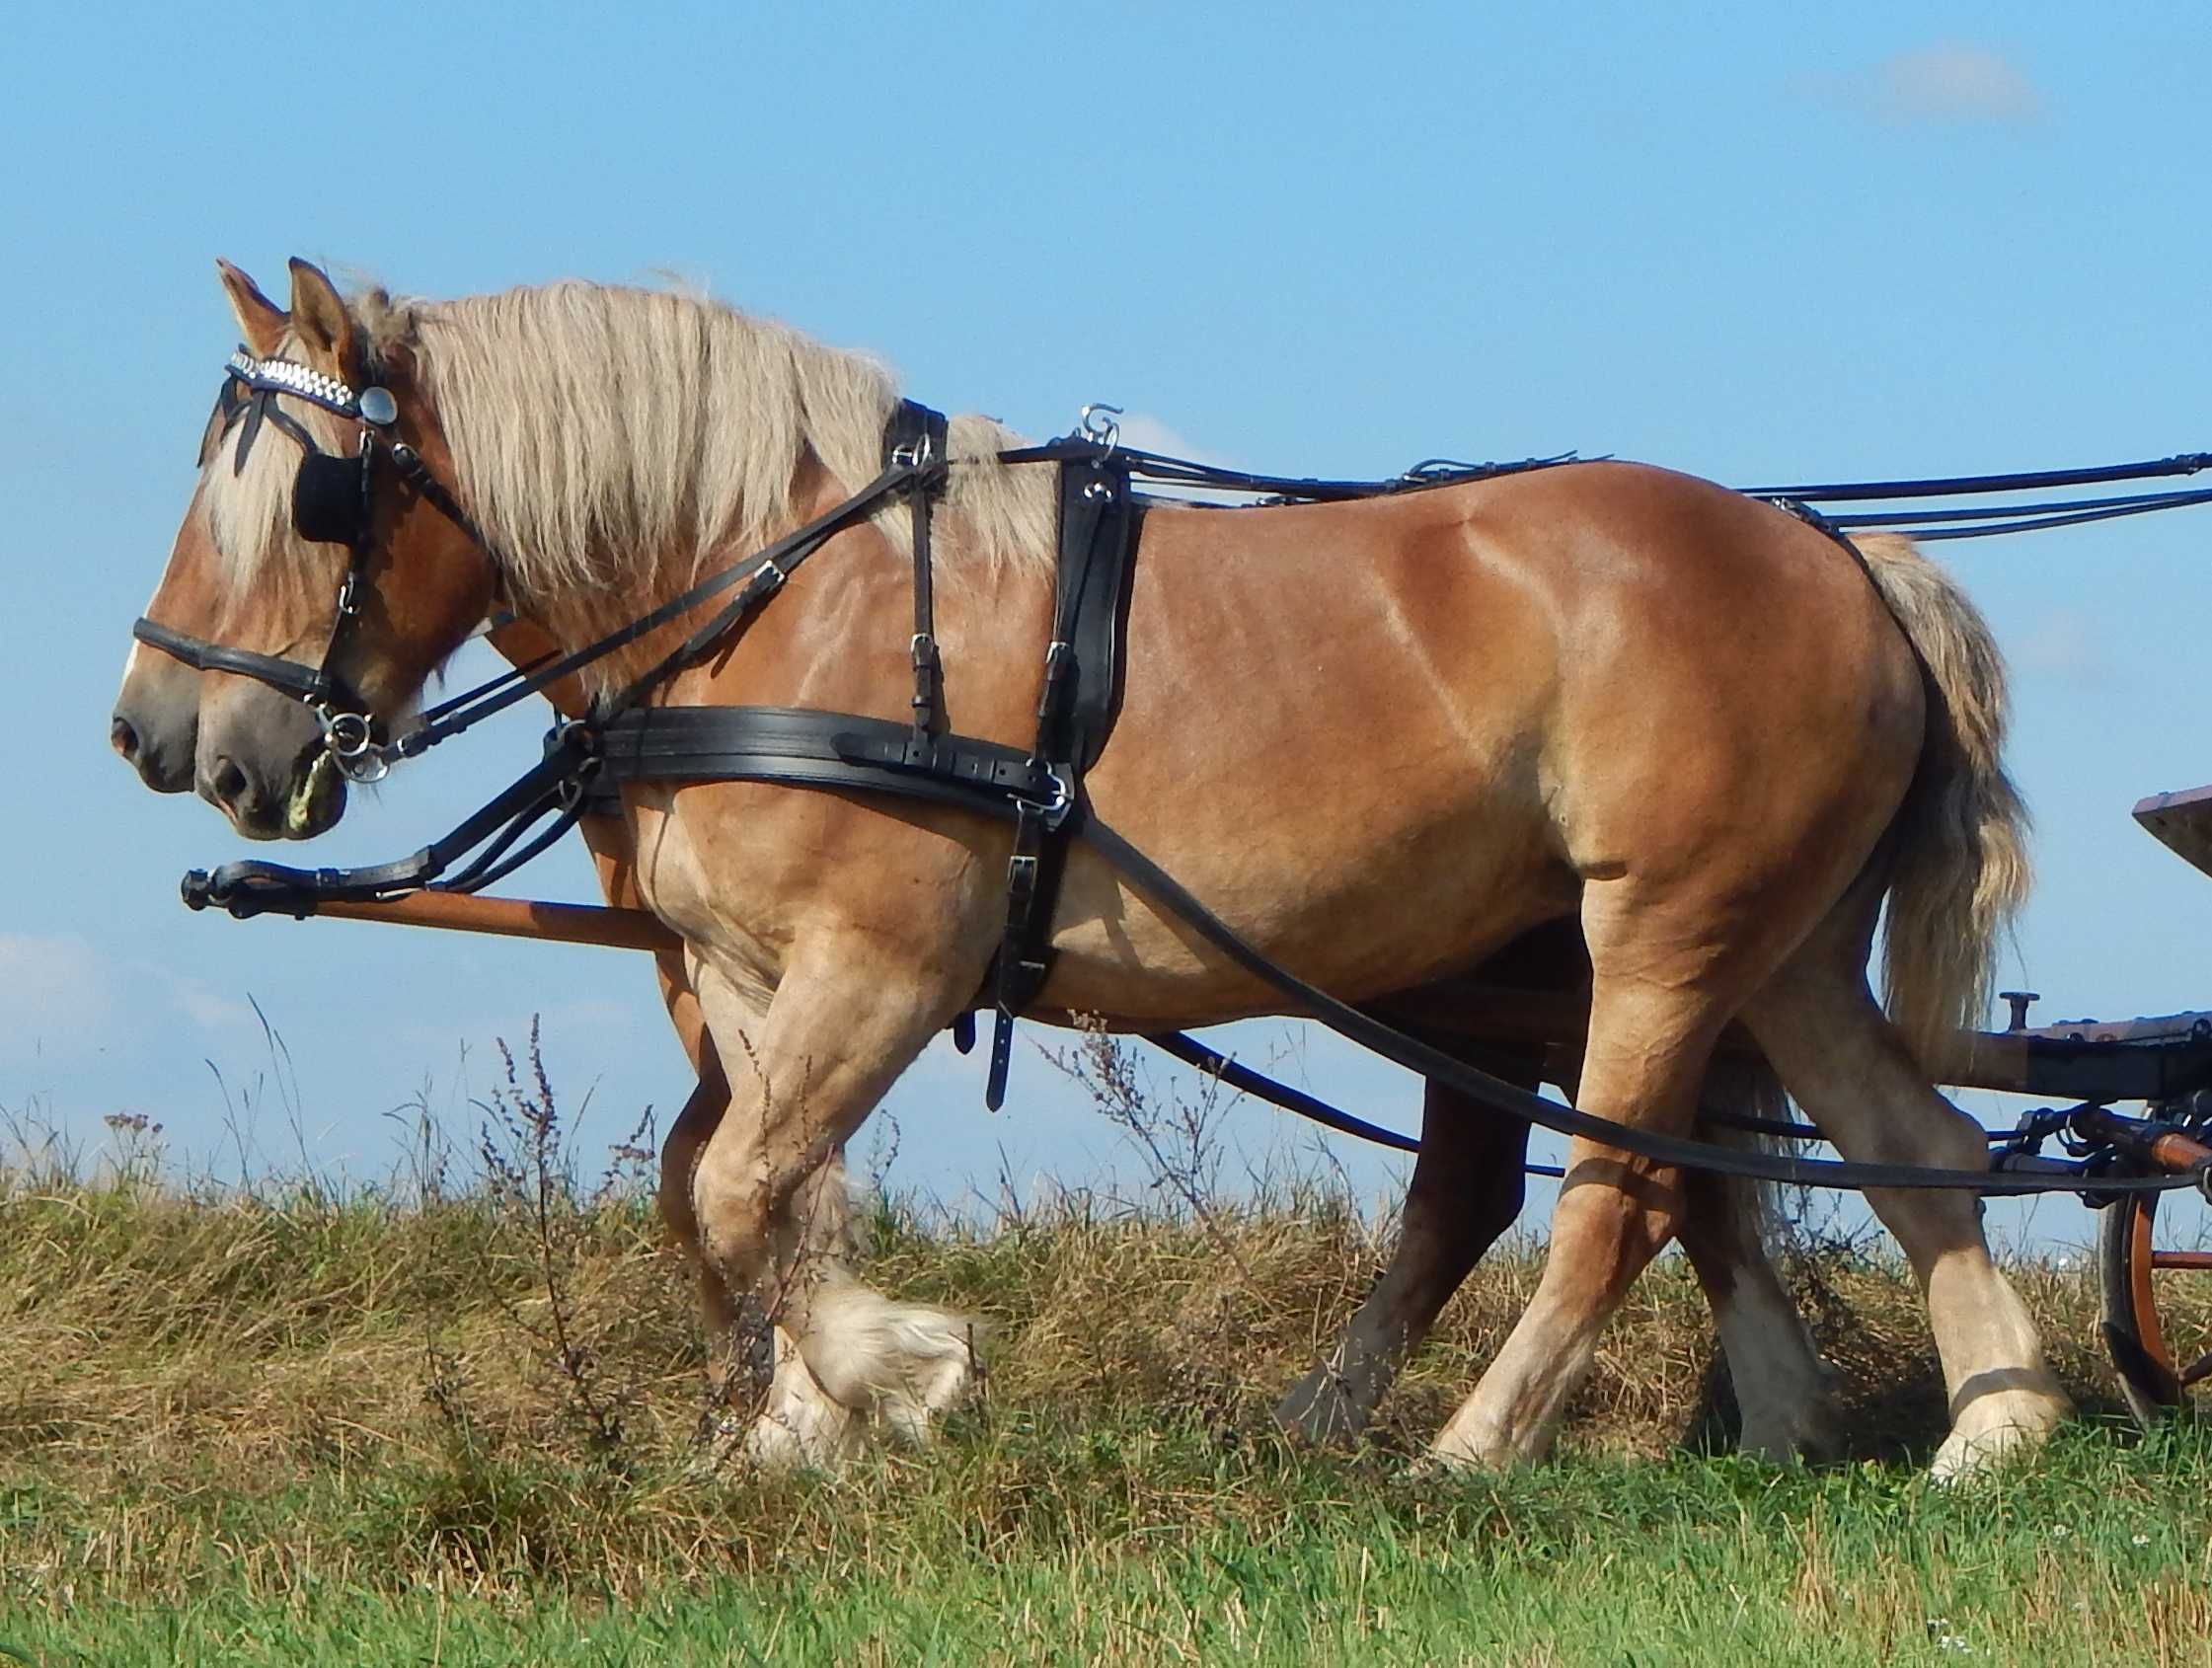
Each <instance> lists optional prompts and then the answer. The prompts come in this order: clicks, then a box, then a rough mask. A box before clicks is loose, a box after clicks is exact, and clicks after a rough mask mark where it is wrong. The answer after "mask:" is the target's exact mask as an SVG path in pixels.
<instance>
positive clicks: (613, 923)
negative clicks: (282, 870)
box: [315, 892, 683, 954]
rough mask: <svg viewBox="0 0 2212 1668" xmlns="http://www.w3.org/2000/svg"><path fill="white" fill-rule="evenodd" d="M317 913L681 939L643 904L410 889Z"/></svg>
mask: <svg viewBox="0 0 2212 1668" xmlns="http://www.w3.org/2000/svg"><path fill="white" fill-rule="evenodd" d="M315 913H316V914H318V915H335V916H338V917H339V918H340V919H342V920H345V921H389V922H391V923H393V924H395V925H397V926H402V927H436V928H438V929H440V930H442V931H445V932H449V933H492V934H496V936H498V937H500V938H508V939H547V940H550V941H552V942H554V943H556V944H595V945H605V946H607V947H608V948H612V949H648V950H651V951H653V952H654V953H655V954H660V953H663V952H669V953H673V952H674V951H677V950H680V949H681V948H683V940H681V939H679V938H678V937H676V935H675V934H674V933H671V932H670V931H669V930H668V929H667V928H665V927H663V926H662V925H661V924H660V922H659V920H658V918H657V917H655V916H653V915H650V914H648V912H647V911H645V910H642V909H610V908H608V907H606V906H605V905H604V904H586V903H538V902H535V901H533V900H530V899H527V898H487V897H476V896H472V895H470V894H468V893H465V892H410V893H408V894H407V895H406V896H405V897H398V898H390V899H387V900H386V901H384V902H382V903H324V904H319V905H317V906H316V910H315Z"/></svg>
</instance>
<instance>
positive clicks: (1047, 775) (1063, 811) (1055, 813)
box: [1044, 765, 1075, 829]
mask: <svg viewBox="0 0 2212 1668" xmlns="http://www.w3.org/2000/svg"><path fill="white" fill-rule="evenodd" d="M1044 780H1045V781H1047V782H1049V783H1051V784H1052V797H1051V798H1050V799H1049V800H1048V801H1046V803H1045V806H1044V826H1045V827H1046V828H1048V829H1056V828H1058V827H1059V826H1060V824H1061V823H1063V822H1065V821H1067V819H1068V812H1069V811H1071V810H1073V809H1074V808H1075V790H1074V789H1073V788H1071V787H1069V786H1068V779H1067V778H1066V777H1064V776H1062V775H1061V774H1060V773H1059V772H1058V771H1056V770H1054V769H1053V768H1052V767H1051V766H1050V765H1046V766H1045V767H1044Z"/></svg>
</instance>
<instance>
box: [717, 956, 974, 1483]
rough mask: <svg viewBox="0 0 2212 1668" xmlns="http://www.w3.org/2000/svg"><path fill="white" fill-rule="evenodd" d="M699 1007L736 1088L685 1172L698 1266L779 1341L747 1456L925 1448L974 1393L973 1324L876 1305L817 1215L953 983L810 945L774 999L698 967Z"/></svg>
mask: <svg viewBox="0 0 2212 1668" xmlns="http://www.w3.org/2000/svg"><path fill="white" fill-rule="evenodd" d="M698 990H699V996H700V1000H701V1002H702V1004H703V1006H704V1008H705V1012H706V1017H707V1024H708V1028H709V1030H710V1031H711V1032H712V1034H713V1037H714V1041H715V1044H716V1049H717V1052H718V1053H719V1054H720V1056H721V1058H722V1061H723V1064H724V1069H725V1074H726V1076H727V1078H728V1081H729V1105H728V1110H727V1112H726V1113H725V1115H724V1117H723V1118H722V1120H721V1122H720V1124H719V1125H718V1126H717V1127H716V1128H715V1130H714V1132H713V1133H712V1135H710V1136H709V1137H708V1139H707V1141H706V1144H705V1146H704V1148H703V1149H702V1150H701V1151H700V1152H699V1155H698V1157H697V1160H696V1162H695V1163H694V1164H693V1166H692V1168H691V1185H690V1195H691V1207H692V1215H693V1219H694V1221H695V1222H696V1223H697V1225H698V1234H699V1243H700V1249H701V1254H702V1256H703V1258H704V1259H705V1261H706V1262H707V1264H708V1265H709V1267H710V1268H711V1269H712V1270H713V1271H714V1273H715V1274H717V1275H719V1277H720V1279H721V1281H722V1282H723V1284H724V1286H725V1288H726V1289H727V1290H729V1291H731V1292H750V1293H753V1294H755V1295H756V1296H757V1298H758V1300H759V1302H760V1304H761V1306H762V1308H763V1309H764V1311H765V1312H766V1315H767V1318H768V1319H769V1321H770V1322H771V1323H772V1324H773V1326H774V1327H775V1329H776V1333H777V1336H776V1349H777V1362H776V1368H777V1373H776V1379H775V1382H774V1384H773V1385H772V1387H771V1390H770V1395H769V1399H768V1403H767V1405H766V1407H765V1408H764V1410H763V1412H762V1414H761V1417H760V1419H759V1421H758V1422H757V1423H756V1424H755V1426H754V1427H753V1430H752V1432H751V1434H750V1436H749V1438H748V1441H747V1447H748V1449H749V1451H750V1453H751V1454H752V1456H753V1457H754V1458H756V1459H760V1460H764V1461H770V1462H776V1463H792V1462H801V1463H807V1464H816V1465H824V1464H829V1463H832V1462H834V1461H836V1460H838V1459H840V1458H843V1457H844V1456H846V1455H847V1454H849V1453H850V1452H852V1451H853V1449H854V1448H856V1447H857V1446H858V1444H859V1442H860V1440H861V1436H862V1431H863V1429H864V1428H865V1426H866V1425H867V1424H869V1423H871V1422H874V1423H880V1424H883V1425H886V1426H888V1427H889V1428H890V1429H892V1430H893V1431H894V1432H897V1433H898V1434H901V1435H904V1436H907V1437H910V1438H913V1439H916V1440H922V1439H926V1438H927V1436H928V1434H929V1431H930V1426H931V1423H932V1420H933V1418H934V1417H935V1415H936V1414H938V1413H940V1412H942V1411H944V1410H945V1409H946V1408H948V1407H951V1406H953V1405H954V1404H956V1403H959V1402H960V1401H961V1400H962V1399H963V1398H964V1397H965V1395H966V1394H967V1393H968V1391H969V1389H970V1388H971V1386H972V1384H973V1382H974V1375H975V1356H974V1347H973V1346H974V1330H975V1328H974V1326H973V1323H971V1322H969V1321H968V1320H966V1319H965V1318H963V1317H959V1316H954V1315H951V1314H947V1313H945V1312H944V1311H941V1310H937V1309H932V1308H928V1307H926V1306H924V1305H920V1304H908V1303H899V1302H896V1301H894V1300H892V1299H890V1298H887V1297H884V1296H882V1295H881V1294H879V1293H877V1292H874V1291H871V1290H870V1289H869V1288H867V1287H866V1286H864V1285H862V1284H861V1283H860V1282H859V1280H858V1279H857V1278H855V1276H854V1274H853V1273H852V1270H851V1268H850V1267H849V1265H848V1264H847V1262H846V1260H845V1257H844V1255H843V1253H842V1246H841V1245H840V1244H839V1241H840V1239H841V1236H840V1235H838V1234H836V1233H833V1232H827V1233H825V1232H824V1228H825V1224H824V1222H823V1221H822V1213H823V1212H824V1211H829V1212H833V1213H839V1212H841V1211H842V1207H843V1200H842V1198H841V1197H837V1198H832V1197H829V1196H827V1193H826V1192H825V1189H829V1190H834V1189H836V1188H838V1187H840V1186H841V1184H842V1174H841V1169H840V1167H838V1166H837V1165H836V1164H835V1163H834V1162H833V1161H834V1158H835V1156H836V1154H837V1152H838V1150H839V1149H840V1148H842V1146H843V1145H844V1143H845V1142H846V1141H847V1140H848V1139H849V1138H850V1137H851V1136H852V1134H853V1132H854V1131H855V1130H856V1129H858V1128H859V1126H860V1124H861V1123H862V1121H863V1120H864V1119H866V1117H867V1116H868V1114H869V1113H870V1112H871V1111H872V1110H874V1109H875V1106H876V1104H877V1101H878V1100H879V1099H881V1098H882V1096H883V1094H884V1092H885V1091H887V1090H888V1089H889V1088H890V1086H891V1085H892V1083H894V1082H895V1081H896V1080H897V1078H898V1076H899V1074H900V1073H901V1072H903V1071H904V1070H905V1069H906V1067H907V1066H908V1064H910V1063H911V1062H912V1060H913V1059H914V1057H915V1055H916V1054H918V1053H919V1052H920V1051H921V1049H922V1047H923V1045H924V1044H925V1043H927V1042H928V1040H929V1039H930V1037H931V1036H932V1035H933V1034H934V1033H935V1032H936V1031H937V1030H938V1029H940V1028H941V1027H942V1026H943V1025H944V1024H946V1023H947V1021H948V1020H949V1019H950V1018H951V1015H952V1012H953V1009H954V1008H955V1007H957V1006H958V1003H959V1000H960V996H961V995H964V994H965V992H960V993H958V994H955V992H954V990H953V983H952V981H951V980H949V979H945V978H937V977H931V976H928V975H925V974H922V973H920V972H918V971H916V970H913V969H909V968H901V967H898V966H894V965H885V960H884V956H883V954H882V947H881V945H880V942H879V941H875V940H871V939H869V938H867V937H864V936H860V935H852V936H850V937H849V938H848V937H847V936H845V935H817V936H816V937H815V938H814V939H813V940H811V941H810V942H809V943H807V944H805V945H804V946H802V947H801V948H800V949H799V950H798V951H797V952H796V953H795V955H794V956H793V959H792V961H791V962H790V964H789V966H788V967H787V970H786V972H785V975H784V977H783V979H782V980H781V981H780V983H779V984H778V987H777V989H776V993H775V996H774V998H773V1000H771V1001H769V1002H768V1003H767V1004H765V1006H763V1005H761V1004H759V1003H758V1002H756V1001H749V1000H748V999H747V998H746V997H745V996H744V995H743V994H742V993H741V992H740V990H739V989H738V987H737V986H736V985H735V984H734V983H732V982H731V981H729V980H727V979H725V978H722V977H720V976H718V975H717V974H715V973H714V971H713V970H712V968H711V967H708V968H702V969H701V974H700V977H699V980H698Z"/></svg>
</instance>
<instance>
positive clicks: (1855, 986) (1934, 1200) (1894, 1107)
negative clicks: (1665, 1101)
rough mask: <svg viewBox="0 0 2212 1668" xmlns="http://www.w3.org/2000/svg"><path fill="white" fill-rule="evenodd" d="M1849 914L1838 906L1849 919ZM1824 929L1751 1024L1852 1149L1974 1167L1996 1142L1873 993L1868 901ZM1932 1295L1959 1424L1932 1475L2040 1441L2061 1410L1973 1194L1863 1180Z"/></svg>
mask: <svg viewBox="0 0 2212 1668" xmlns="http://www.w3.org/2000/svg"><path fill="white" fill-rule="evenodd" d="M1841 913H1842V912H1839V914H1841ZM1855 913H1856V914H1857V915H1858V919H1857V920H1851V921H1843V922H1839V923H1834V924H1831V926H1830V927H1828V928H1824V929H1823V931H1822V933H1821V934H1820V935H1819V936H1817V937H1815V938H1814V939H1813V940H1812V941H1811V942H1810V943H1808V944H1807V945H1806V946H1805V947H1804V948H1803V949H1801V950H1800V951H1798V953H1797V954H1796V955H1794V956H1793V957H1792V959H1791V960H1790V962H1789V963H1788V965H1786V966H1785V967H1784V968H1783V970H1782V971H1781V972H1780V973H1779V974H1778V975H1777V976H1776V977H1775V978H1774V980H1773V981H1772V982H1771V983H1770V984H1769V985H1768V986H1767V988H1766V989H1764V990H1762V991H1761V992H1760V993H1759V994H1758V996H1757V997H1756V998H1754V999H1753V1000H1752V1001H1751V1002H1750V1003H1748V1004H1746V1006H1745V1008H1744V1011H1743V1018H1744V1021H1745V1023H1746V1024H1748V1025H1750V1027H1751V1029H1752V1032H1753V1034H1754V1035H1756V1036H1757V1037H1758V1039H1759V1044H1760V1046H1761V1047H1762V1048H1764V1049H1765V1050H1766V1052H1767V1056H1768V1058H1769V1059H1771V1060H1773V1061H1774V1063H1775V1066H1776V1068H1777V1069H1778V1070H1779V1071H1780V1072H1781V1073H1782V1078H1783V1081H1784V1082H1785V1083H1787V1084H1788V1085H1789V1086H1790V1090H1791V1093H1792V1095H1794V1096H1795V1097H1796V1098H1797V1100H1798V1103H1799V1104H1801V1105H1802V1106H1804V1108H1805V1109H1806V1111H1807V1113H1808V1114H1809V1115H1810V1116H1811V1118H1812V1120H1813V1121H1814V1122H1815V1123H1817V1124H1818V1125H1819V1126H1820V1127H1821V1129H1822V1130H1823V1131H1824V1132H1825V1133H1826V1134H1827V1135H1828V1137H1829V1138H1830V1139H1831V1140H1832V1141H1834V1143H1835V1144H1836V1147H1837V1149H1838V1150H1839V1151H1840V1152H1842V1153H1843V1155H1844V1156H1845V1157H1846V1158H1849V1159H1853V1160H1858V1161H1861V1162H1865V1163H1874V1164H1898V1165H1924V1166H1925V1165H1933V1166H1942V1167H1945V1168H1948V1169H1953V1170H1978V1169H1980V1168H1982V1167H1983V1166H1984V1165H1985V1164H1987V1163H1988V1148H1987V1145H1986V1144H1985V1142H1984V1141H1983V1139H1982V1136H1981V1133H1980V1131H1979V1130H1978V1129H1977V1128H1976V1127H1975V1126H1974V1124H1973V1123H1972V1121H1971V1120H1970V1119H1968V1118H1967V1117H1966V1116H1965V1114H1963V1113H1962V1112H1960V1111H1959V1110H1958V1109H1957V1108H1956V1107H1954V1106H1953V1105H1951V1104H1950V1102H1949V1101H1947V1100H1945V1099H1944V1098H1943V1097H1942V1096H1941V1095H1939V1094H1938V1093H1936V1091H1935V1090H1934V1089H1933V1088H1932V1087H1930V1085H1929V1082H1928V1079H1927V1077H1926V1076H1925V1075H1924V1074H1923V1073H1922V1071H1921V1069H1920V1067H1919V1066H1918V1065H1917V1064H1915V1063H1914V1061H1913V1059H1912V1058H1911V1056H1910V1055H1909V1054H1908V1053H1907V1051H1906V1049H1905V1046H1904V1042H1903V1040H1902V1039H1901V1038H1900V1037H1899V1036H1898V1034H1897V1032H1896V1031H1895V1030H1894V1029H1893V1028H1892V1027H1891V1026H1890V1024H1889V1023H1888V1021H1887V1020H1886V1019H1884V1018H1883V1016H1882V1013H1881V1011H1880V1009H1879V1008H1878V1007H1877V1006H1876V1005H1875V1003H1874V999H1873V995H1872V993H1871V992H1870V991H1869V990H1868V988H1867V979H1866V971H1865V969H1866V953H1867V938H1868V934H1869V932H1870V930H1871V924H1872V923H1871V917H1872V910H1871V906H1870V904H1869V905H1866V906H1864V907H1863V908H1861V909H1860V910H1858V911H1856V912H1855ZM1867 1203H1868V1204H1869V1205H1870V1206H1871V1207H1872V1208H1873V1210H1874V1213H1875V1214H1876V1215H1877V1216H1879V1217H1880V1218H1881V1220H1882V1222H1883V1223H1884V1225H1886V1226H1887V1227H1888V1229H1889V1231H1890V1232H1891V1233H1892V1234H1894V1235H1896V1237H1897V1243H1898V1244H1899V1245H1900V1246H1902V1247H1903V1248H1904V1251H1905V1255H1906V1257H1907V1258H1908V1259H1909V1260H1910V1261H1911V1263H1912V1265H1913V1272H1914V1274H1915V1275H1916V1276H1917V1277H1918V1279H1919V1281H1920V1285H1921V1289H1922V1291H1923V1292H1924V1293H1925V1294H1926V1296H1927V1300H1928V1319H1929V1324H1930V1326H1931V1327H1932V1328H1933V1329H1934V1331H1935V1334H1936V1348H1937V1352H1938V1354H1939V1355H1941V1357H1942V1358H1943V1364H1944V1385H1945V1391H1946V1392H1947V1394H1948V1397H1949V1405H1950V1415H1951V1428H1950V1434H1949V1435H1948V1436H1947V1437H1946V1438H1945V1442H1944V1445H1943V1447H1942V1448H1941V1449H1940V1450H1938V1452H1937V1455H1936V1459H1935V1463H1934V1465H1933V1467H1932V1470H1933V1472H1934V1474H1935V1476H1936V1477H1937V1478H1953V1477H1958V1476H1961V1475H1964V1474H1965V1473H1967V1472H1970V1471H1973V1470H1975V1469H1976V1468H1977V1467H1979V1466H1981V1465H1983V1464H1985V1463H1987V1462H1989V1461H1991V1460H1994V1459H1998V1458H2001V1457H2003V1456H2004V1455H2006V1454H2008V1453H2011V1452H2014V1451H2017V1450H2023V1449H2027V1448H2032V1447H2034V1446H2036V1445H2037V1444H2039V1443H2040V1442H2041V1441H2042V1439H2043V1438H2044V1437H2045V1436H2046V1435H2047V1434H2048V1433H2049V1432H2050V1430H2051V1429H2052V1428H2053V1427H2054V1426H2055V1425H2057V1424H2058V1423H2059V1421H2060V1420H2061V1419H2063V1418H2064V1417H2065V1416H2066V1413H2067V1411H2068V1403H2067V1400H2066V1396H2065V1393H2064V1392H2063V1391H2061V1390H2060V1389H2059V1387H2058V1383H2057V1381H2056V1380H2055V1379H2054V1378H2053V1377H2052V1376H2051V1372H2050V1369H2049V1368H2048V1367H2047V1366H2046V1365H2045V1363H2044V1360H2043V1349H2042V1342H2041V1340H2040V1339H2039V1338H2038V1336H2037V1335H2036V1331H2035V1326H2034V1323H2033V1322H2032V1321H2030V1320H2029V1319H2028V1316H2027V1311H2026V1310H2025V1309H2024V1308H2023V1307H2022V1306H2021V1301H2020V1299H2019V1297H2018V1296H2016V1295H2015V1293H2014V1292H2013V1289H2012V1287H2011V1286H2010V1285H2009V1284H2007V1283H2006V1280H2005V1277H2004V1275H2002V1274H2001V1273H1999V1272H1998V1270H1997V1266H1996V1264H1995V1263H1994V1262H1993V1261H1992V1260H1991V1259H1990V1254H1989V1246H1988V1243H1987V1242H1986V1241H1985V1240H1984V1238H1983V1236H1982V1227H1981V1208H1980V1203H1979V1201H1978V1199H1977V1198H1976V1197H1975V1196H1974V1195H1973V1194H1971V1193H1963V1192H1938V1191H1930V1190H1926V1189H1919V1188H1913V1189H1904V1188H1899V1189H1888V1190H1885V1189H1876V1188H1869V1190H1868V1193H1867Z"/></svg>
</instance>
